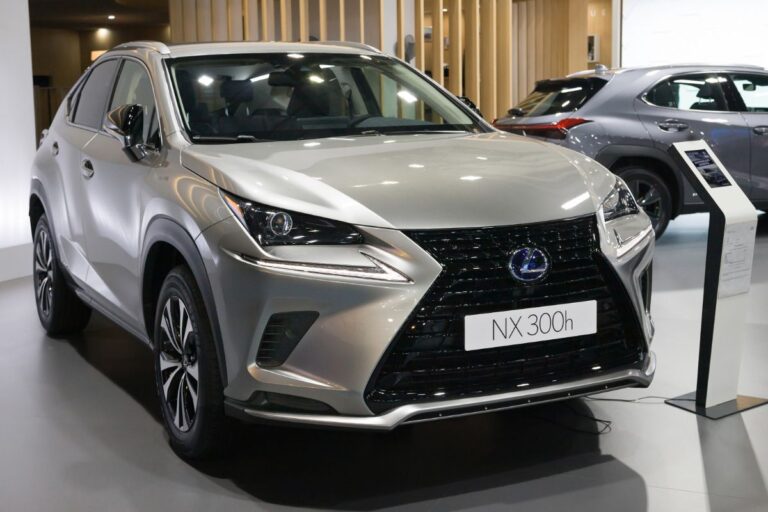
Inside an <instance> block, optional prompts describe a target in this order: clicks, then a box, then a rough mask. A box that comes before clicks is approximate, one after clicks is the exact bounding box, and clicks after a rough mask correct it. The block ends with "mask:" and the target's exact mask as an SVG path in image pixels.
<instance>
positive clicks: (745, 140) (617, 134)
mask: <svg viewBox="0 0 768 512" xmlns="http://www.w3.org/2000/svg"><path fill="white" fill-rule="evenodd" d="M508 114H509V115H508V116H506V117H504V118H502V119H498V120H497V121H496V123H495V125H496V127H497V128H499V129H501V130H505V131H508V132H512V133H518V134H525V135H529V136H533V137H536V138H539V139H542V140H547V141H550V142H554V143H557V144H559V145H562V146H563V147H567V148H570V149H573V150H576V151H579V152H580V153H583V154H585V155H587V156H589V157H590V158H593V159H595V160H597V161H598V162H600V163H601V164H603V165H604V166H606V167H607V168H609V169H610V170H611V171H613V172H614V173H616V174H618V175H619V176H621V177H622V178H623V179H624V181H625V182H626V183H627V185H628V186H629V188H630V190H631V191H632V192H633V194H634V196H635V199H636V200H637V202H638V203H639V204H640V205H641V206H642V207H643V208H644V209H645V211H646V213H647V214H648V215H649V216H650V217H651V220H652V222H653V225H654V228H655V230H656V236H657V237H658V236H661V234H662V233H663V232H664V230H665V229H666V227H667V225H668V223H669V221H670V220H671V219H673V218H674V217H676V216H677V215H678V214H681V213H691V212H697V211H702V210H703V207H704V205H703V203H702V201H701V199H700V198H698V197H697V194H696V193H695V191H694V190H693V188H692V187H691V185H690V184H689V183H688V181H687V180H686V179H685V178H684V177H683V175H682V173H681V172H680V171H679V169H678V168H677V167H676V166H675V164H674V162H673V160H672V158H670V156H669V154H668V150H669V148H670V147H671V145H672V143H674V142H681V141H686V140H699V139H705V140H706V141H707V142H708V143H709V145H710V146H712V148H713V149H714V151H715V152H716V153H717V156H718V157H719V158H720V160H722V161H723V163H724V164H725V165H726V166H727V167H728V170H729V171H730V172H731V174H732V175H733V177H734V178H735V179H736V181H737V182H738V184H739V185H740V186H741V188H742V189H743V190H744V192H745V193H746V194H747V195H748V196H749V197H750V199H752V202H753V203H754V204H755V206H756V207H757V208H759V209H761V210H768V71H766V70H765V69H763V68H758V67H753V66H704V65H678V66H657V67H645V68H634V69H617V70H608V69H606V68H604V67H602V66H601V67H599V68H598V69H597V70H595V71H587V72H582V73H576V74H573V75H570V76H568V77H566V78H558V79H554V80H543V81H540V82H538V83H537V84H536V87H535V88H534V90H533V92H532V93H531V94H530V95H529V96H528V97H527V98H525V99H524V100H523V101H522V102H521V103H520V104H519V105H517V106H516V107H515V108H512V109H510V111H509V113H508Z"/></svg>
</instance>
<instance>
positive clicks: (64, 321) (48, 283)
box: [32, 215, 91, 337]
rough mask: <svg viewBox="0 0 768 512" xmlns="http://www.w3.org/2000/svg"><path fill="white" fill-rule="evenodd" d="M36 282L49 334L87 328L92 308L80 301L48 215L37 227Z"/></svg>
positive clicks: (39, 308)
mask: <svg viewBox="0 0 768 512" xmlns="http://www.w3.org/2000/svg"><path fill="white" fill-rule="evenodd" d="M32 281H33V283H34V287H35V303H36V305H37V316H38V317H39V318H40V323H41V324H42V326H43V328H44V329H45V331H46V332H47V333H48V336H51V337H60V336H67V335H71V334H76V333H78V332H80V331H82V330H83V329H85V326H86V325H88V321H89V320H90V318H91V309H90V308H89V307H88V306H86V305H85V304H84V303H83V301H81V300H80V298H79V297H78V296H77V294H76V293H75V292H74V290H73V289H72V287H71V286H70V284H69V282H68V281H67V279H66V276H65V274H64V271H63V270H62V269H61V264H60V262H59V258H58V254H57V253H56V244H55V243H54V238H53V235H52V233H51V228H50V226H49V225H48V219H47V218H46V216H45V215H41V216H40V219H38V221H37V225H36V226H35V237H34V244H33V251H32Z"/></svg>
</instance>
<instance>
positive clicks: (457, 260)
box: [365, 216, 645, 413]
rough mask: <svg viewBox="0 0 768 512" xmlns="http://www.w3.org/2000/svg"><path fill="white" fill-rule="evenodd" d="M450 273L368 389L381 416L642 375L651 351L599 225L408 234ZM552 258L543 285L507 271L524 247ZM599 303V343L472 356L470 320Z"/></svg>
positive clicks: (567, 341)
mask: <svg viewBox="0 0 768 512" xmlns="http://www.w3.org/2000/svg"><path fill="white" fill-rule="evenodd" d="M405 234H406V235H408V236H409V237H410V238H411V239H413V240H414V241H415V242H416V243H417V244H418V245H419V246H421V247H422V248H423V249H425V250H426V251H427V252H428V253H429V254H430V255H431V256H432V257H433V258H435V260H437V261H438V262H439V263H440V264H441V265H442V266H443V271H442V272H441V273H440V275H439V276H438V277H437V279H436V280H435V282H434V284H433V285H432V287H431V288H430V290H429V291H428V292H427V293H426V295H425V296H424V298H423V299H422V300H421V302H420V303H419V305H418V306H417V307H416V309H415V310H414V312H413V313H412V315H411V317H410V318H409V319H408V320H407V321H406V322H405V324H404V325H403V327H402V328H401V330H400V331H399V333H398V334H397V335H396V337H395V339H394V341H393V342H392V344H391V345H390V347H389V348H388V350H387V352H386V353H385V355H384V357H383V358H382V360H381V362H380V363H379V365H378V367H377V369H376V371H375V372H374V374H373V376H372V377H371V379H370V382H369V384H368V387H367V388H366V393H365V398H366V402H367V404H368V406H369V407H370V408H371V410H372V411H373V412H375V413H381V412H384V411H386V410H389V409H392V408H394V407H397V406H399V405H404V404H407V403H413V402H422V401H438V400H445V399H455V398H462V397H471V396H481V395H487V394H493V393H503V392H508V391H514V390H516V389H521V388H528V389H530V388H533V387H540V386H546V385H550V384H554V383H559V382H567V381H571V380H576V379H579V378H585V377H587V376H592V375H599V374H601V373H604V372H607V371H611V370H616V369H618V368H625V367H637V366H640V365H641V364H642V362H643V360H644V357H645V344H644V342H643V337H642V334H641V331H640V326H639V323H638V320H637V316H636V314H635V312H634V308H633V307H632V305H631V303H630V301H629V298H628V296H627V293H626V291H625V289H624V287H623V286H622V285H621V283H620V282H619V280H618V277H617V276H616V275H615V272H614V271H613V269H612V268H611V267H610V265H609V264H608V263H607V262H606V261H605V259H604V257H603V256H602V254H601V252H600V249H599V247H600V245H599V238H598V232H597V223H596V219H595V217H594V216H589V217H580V218H576V219H571V220H563V221H557V222H547V223H539V224H531V225H522V226H508V227H493V228H477V229H452V230H426V231H406V232H405ZM526 246H535V247H539V248H541V249H544V250H545V251H546V252H547V253H548V254H549V256H550V261H551V271H550V273H549V275H548V276H547V277H546V278H545V279H544V280H542V281H541V282H539V283H536V284H522V283H520V282H518V281H517V280H515V279H513V278H512V276H511V274H510V271H509V269H508V267H507V263H508V261H509V257H510V254H511V253H512V251H514V250H515V249H517V248H519V247H526ZM587 300H595V301H597V333H596V334H592V335H587V336H578V337H571V338H563V339H557V340H551V341H542V342H536V343H527V344H523V345H515V346H508V347H501V348H491V349H483V350H473V351H465V350H464V316H466V315H475V314H481V313H490V312H496V311H506V310H513V309H522V308H529V307H537V306H547V305H555V304H563V303H569V302H579V301H587Z"/></svg>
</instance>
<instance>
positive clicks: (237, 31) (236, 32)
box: [227, 0, 243, 41]
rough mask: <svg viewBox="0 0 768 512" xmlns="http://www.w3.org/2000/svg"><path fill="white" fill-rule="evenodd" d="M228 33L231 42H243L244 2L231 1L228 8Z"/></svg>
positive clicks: (239, 0)
mask: <svg viewBox="0 0 768 512" xmlns="http://www.w3.org/2000/svg"><path fill="white" fill-rule="evenodd" d="M227 32H228V37H227V39H228V40H229V41H242V40H243V0H229V2H228V6H227Z"/></svg>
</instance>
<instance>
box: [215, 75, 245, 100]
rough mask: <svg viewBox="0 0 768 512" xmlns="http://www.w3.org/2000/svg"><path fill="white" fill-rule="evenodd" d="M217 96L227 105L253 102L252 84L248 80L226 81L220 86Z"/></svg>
mask: <svg viewBox="0 0 768 512" xmlns="http://www.w3.org/2000/svg"><path fill="white" fill-rule="evenodd" d="M219 95H220V96H221V97H222V98H224V100H225V101H226V102H227V103H245V102H248V101H251V100H253V84H252V83H251V81H250V80H227V81H226V82H223V83H222V84H221V89H220V91H219Z"/></svg>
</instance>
